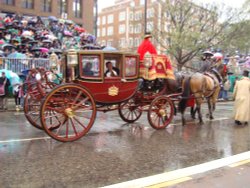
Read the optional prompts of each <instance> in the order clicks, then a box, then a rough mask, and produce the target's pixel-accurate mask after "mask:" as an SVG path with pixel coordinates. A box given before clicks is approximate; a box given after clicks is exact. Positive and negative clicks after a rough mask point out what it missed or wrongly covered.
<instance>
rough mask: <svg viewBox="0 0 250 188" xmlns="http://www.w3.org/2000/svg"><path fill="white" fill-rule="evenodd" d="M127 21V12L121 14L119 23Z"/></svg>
mask: <svg viewBox="0 0 250 188" xmlns="http://www.w3.org/2000/svg"><path fill="white" fill-rule="evenodd" d="M125 19H126V12H120V14H119V21H124V20H125Z"/></svg>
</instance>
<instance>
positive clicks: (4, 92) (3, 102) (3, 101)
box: [0, 72, 10, 110]
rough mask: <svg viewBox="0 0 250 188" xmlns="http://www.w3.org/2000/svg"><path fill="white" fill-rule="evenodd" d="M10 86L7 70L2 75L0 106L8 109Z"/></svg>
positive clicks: (0, 78) (0, 80) (0, 81)
mask: <svg viewBox="0 0 250 188" xmlns="http://www.w3.org/2000/svg"><path fill="white" fill-rule="evenodd" d="M9 86H10V81H9V79H8V78H7V77H6V75H5V72H2V77H0V108H1V109H3V110H7V108H8V106H7V104H8V99H7V96H8V88H9Z"/></svg>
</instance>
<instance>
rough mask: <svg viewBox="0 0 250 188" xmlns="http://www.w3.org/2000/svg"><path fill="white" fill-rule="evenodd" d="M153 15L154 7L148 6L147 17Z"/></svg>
mask: <svg viewBox="0 0 250 188" xmlns="http://www.w3.org/2000/svg"><path fill="white" fill-rule="evenodd" d="M153 17H154V9H153V8H150V9H148V10H147V18H153Z"/></svg>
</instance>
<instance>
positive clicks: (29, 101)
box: [23, 94, 43, 129]
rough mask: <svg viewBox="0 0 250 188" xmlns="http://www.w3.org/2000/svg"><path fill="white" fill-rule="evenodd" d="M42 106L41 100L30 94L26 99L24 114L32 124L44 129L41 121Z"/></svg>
mask: <svg viewBox="0 0 250 188" xmlns="http://www.w3.org/2000/svg"><path fill="white" fill-rule="evenodd" d="M40 106H41V102H40V101H38V100H35V99H34V98H32V97H31V96H30V95H29V94H27V95H26V97H25V100H24V108H23V110H24V114H25V117H26V119H27V120H28V121H29V123H30V124H31V125H33V126H34V127H36V128H38V129H43V128H42V125H41V122H40V113H39V112H40Z"/></svg>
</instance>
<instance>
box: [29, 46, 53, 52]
mask: <svg viewBox="0 0 250 188" xmlns="http://www.w3.org/2000/svg"><path fill="white" fill-rule="evenodd" d="M31 51H33V52H35V51H39V52H42V53H47V52H49V49H48V48H42V47H38V48H33V49H32V50H31Z"/></svg>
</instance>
